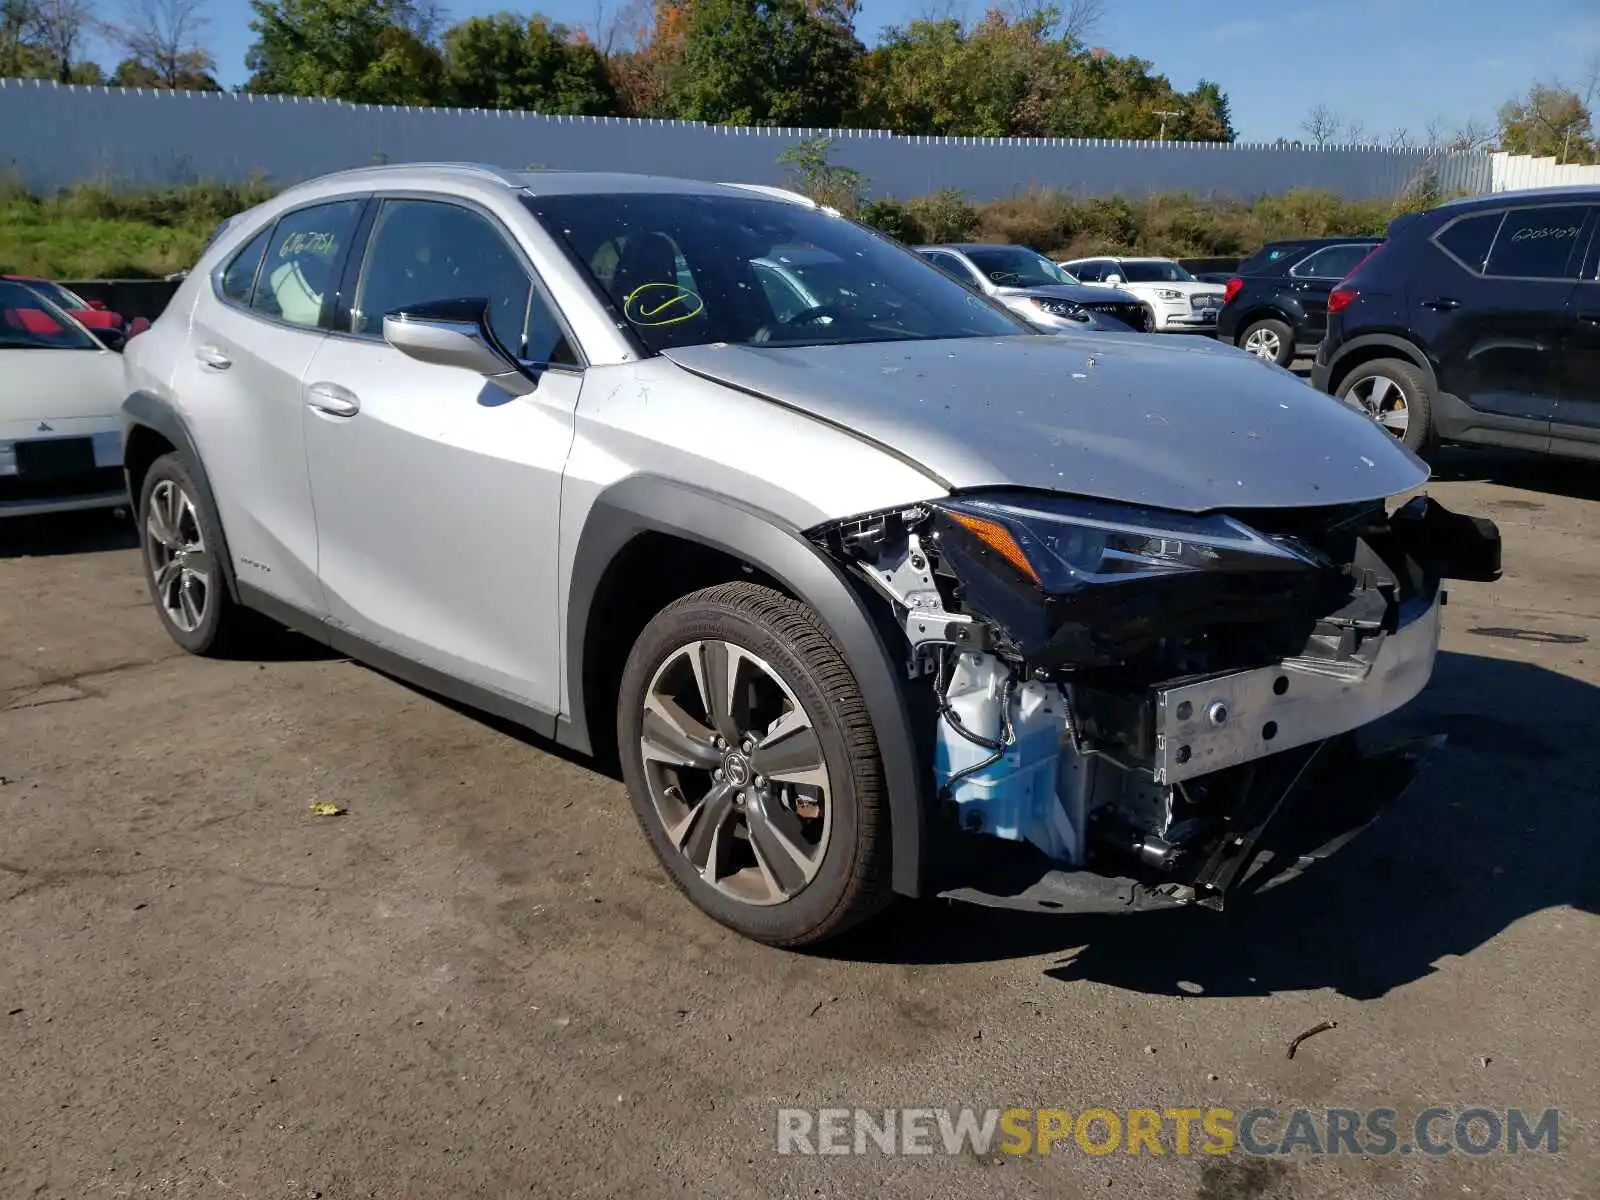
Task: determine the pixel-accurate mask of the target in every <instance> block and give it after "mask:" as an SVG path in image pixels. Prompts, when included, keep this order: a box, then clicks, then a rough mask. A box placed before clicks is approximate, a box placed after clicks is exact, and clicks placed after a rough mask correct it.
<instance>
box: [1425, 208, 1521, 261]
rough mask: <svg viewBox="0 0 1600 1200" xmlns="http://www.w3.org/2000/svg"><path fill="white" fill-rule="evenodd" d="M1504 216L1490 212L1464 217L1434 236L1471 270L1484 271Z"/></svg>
mask: <svg viewBox="0 0 1600 1200" xmlns="http://www.w3.org/2000/svg"><path fill="white" fill-rule="evenodd" d="M1504 216H1505V214H1504V213H1503V212H1488V213H1479V214H1478V215H1477V216H1475V217H1464V218H1462V219H1461V220H1459V221H1457V222H1456V223H1455V224H1454V225H1447V226H1445V228H1443V229H1441V230H1440V231H1439V232H1438V233H1437V234H1435V235H1434V241H1436V242H1438V243H1439V245H1441V246H1443V247H1444V248H1445V249H1446V250H1448V251H1450V253H1451V254H1453V255H1455V257H1457V258H1459V259H1460V260H1461V261H1462V263H1463V264H1464V265H1465V266H1467V267H1468V268H1470V269H1471V270H1474V271H1482V270H1483V264H1484V262H1485V261H1486V260H1487V259H1488V257H1489V247H1490V246H1492V245H1494V235H1495V231H1496V230H1497V229H1499V228H1500V220H1501V218H1502V217H1504Z"/></svg>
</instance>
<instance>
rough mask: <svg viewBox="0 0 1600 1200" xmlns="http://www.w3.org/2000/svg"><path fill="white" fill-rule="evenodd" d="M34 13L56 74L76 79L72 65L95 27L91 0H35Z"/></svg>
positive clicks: (61, 78) (63, 80)
mask: <svg viewBox="0 0 1600 1200" xmlns="http://www.w3.org/2000/svg"><path fill="white" fill-rule="evenodd" d="M33 13H34V16H33V21H34V27H35V29H36V30H37V40H38V44H39V46H40V47H41V48H42V49H43V51H44V53H46V54H47V55H48V56H49V60H50V64H51V68H52V74H53V75H54V78H55V79H56V81H57V82H59V83H73V82H76V80H74V78H73V70H72V69H73V65H74V63H76V62H77V50H78V47H79V46H80V45H81V44H82V43H83V40H84V38H86V37H87V36H88V35H89V33H90V32H91V30H92V29H93V27H94V6H93V4H92V2H91V0H33ZM98 71H99V68H96V73H98Z"/></svg>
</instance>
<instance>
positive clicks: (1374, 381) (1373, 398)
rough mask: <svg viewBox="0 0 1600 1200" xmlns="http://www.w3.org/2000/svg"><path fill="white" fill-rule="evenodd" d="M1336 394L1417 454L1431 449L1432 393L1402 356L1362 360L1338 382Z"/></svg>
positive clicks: (1414, 366)
mask: <svg viewBox="0 0 1600 1200" xmlns="http://www.w3.org/2000/svg"><path fill="white" fill-rule="evenodd" d="M1335 394H1336V395H1337V396H1338V397H1339V398H1340V399H1341V400H1348V401H1351V402H1353V403H1355V404H1356V405H1357V406H1358V407H1360V408H1361V409H1362V410H1363V411H1365V412H1366V414H1367V415H1368V416H1369V417H1372V418H1373V419H1374V420H1375V421H1377V422H1378V424H1380V425H1382V426H1383V427H1384V428H1385V429H1387V430H1388V431H1389V432H1390V433H1392V434H1393V435H1394V436H1395V438H1396V439H1398V440H1399V441H1400V442H1403V443H1404V444H1405V445H1406V446H1408V447H1410V448H1411V449H1412V450H1414V451H1416V452H1417V453H1418V454H1421V453H1422V452H1423V451H1425V450H1428V449H1430V448H1432V446H1433V444H1434V436H1433V393H1432V391H1431V390H1430V389H1429V387H1428V380H1427V377H1426V376H1425V375H1423V373H1422V372H1421V371H1420V370H1418V369H1417V367H1416V365H1415V364H1413V363H1409V362H1406V361H1405V360H1404V359H1401V358H1379V359H1374V360H1373V361H1372V362H1366V363H1362V364H1361V365H1360V366H1359V367H1357V368H1356V369H1355V370H1353V371H1351V372H1350V374H1348V375H1346V376H1345V377H1344V378H1343V379H1342V380H1340V381H1339V388H1338V391H1337V392H1336V393H1335Z"/></svg>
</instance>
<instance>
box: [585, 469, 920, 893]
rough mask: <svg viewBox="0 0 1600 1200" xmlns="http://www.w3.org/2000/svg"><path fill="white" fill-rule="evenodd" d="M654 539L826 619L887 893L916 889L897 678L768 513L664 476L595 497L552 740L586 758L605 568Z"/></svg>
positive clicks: (911, 772) (909, 773) (833, 579)
mask: <svg viewBox="0 0 1600 1200" xmlns="http://www.w3.org/2000/svg"><path fill="white" fill-rule="evenodd" d="M644 533H662V534H667V535H670V536H673V537H678V538H684V539H687V540H689V541H692V542H697V543H699V544H701V545H704V546H707V547H709V548H711V549H714V550H718V551H721V552H722V553H725V554H728V555H730V556H732V557H734V558H737V559H739V560H741V561H743V562H745V563H747V564H748V565H749V566H751V567H752V568H754V569H756V570H758V571H760V572H762V573H763V574H765V575H767V576H768V577H770V578H772V579H773V580H775V581H777V582H778V583H779V584H780V585H782V586H783V587H784V588H786V589H787V590H788V591H789V592H790V593H791V594H793V595H794V596H795V597H796V598H798V599H800V600H802V601H803V602H805V603H806V604H809V605H810V606H811V607H812V608H813V609H815V610H816V611H817V613H818V614H819V615H820V616H821V617H822V619H823V621H824V622H826V623H827V626H828V628H829V631H830V632H831V633H832V634H833V637H834V640H835V641H836V642H837V643H838V646H839V649H840V651H841V652H842V653H843V655H844V658H845V661H846V663H848V664H849V666H850V670H851V672H852V673H853V674H854V675H855V679H856V683H857V685H858V686H859V687H860V689H861V695H862V698H863V699H864V700H865V701H866V705H867V712H868V714H869V715H870V716H871V718H872V724H873V729H874V731H875V732H876V734H877V738H878V749H879V752H880V753H881V755H882V758H883V773H884V782H885V784H886V785H887V787H888V791H889V811H890V822H891V838H892V850H893V886H894V890H895V891H897V892H900V893H902V894H905V895H917V894H918V893H919V891H920V889H921V876H922V870H923V850H924V841H925V834H926V818H927V811H928V808H927V803H926V796H925V794H924V793H925V788H926V786H927V782H926V780H925V776H926V775H927V772H925V771H923V770H922V769H921V767H920V763H921V757H920V755H919V754H918V750H917V741H916V738H915V736H914V734H913V727H912V722H911V717H910V710H909V708H908V705H907V698H906V694H905V691H904V689H903V687H902V685H901V682H900V681H901V678H902V677H903V675H904V672H903V671H902V670H897V669H896V667H895V663H894V659H893V656H892V655H891V654H890V652H889V650H888V648H887V647H886V646H885V643H884V639H883V638H882V637H881V636H880V635H879V632H878V627H877V625H876V624H875V622H874V620H873V617H872V614H871V612H870V611H869V610H868V608H867V606H866V604H865V603H864V602H863V599H862V597H861V596H860V594H859V593H858V592H857V591H856V590H855V588H854V587H853V586H852V585H851V583H850V581H849V579H848V577H847V576H846V575H845V574H844V573H843V571H841V570H840V569H839V567H837V566H836V565H835V564H834V563H833V562H832V561H831V560H829V559H828V558H827V557H825V556H824V555H823V553H822V552H821V551H820V550H818V549H817V547H815V546H813V545H812V544H811V543H810V542H809V541H807V540H806V539H805V537H804V536H802V535H801V533H800V531H799V530H798V529H795V528H793V527H791V526H789V525H788V524H787V523H785V522H783V521H782V520H781V519H779V518H777V517H774V516H772V515H771V514H769V513H764V512H761V511H759V510H757V509H753V508H750V507H748V506H745V505H743V504H740V503H739V502H738V501H735V500H731V499H729V498H728V497H726V496H720V495H716V494H714V493H711V492H706V491H702V490H700V489H697V488H693V487H690V486H687V485H685V484H681V483H677V482H674V481H671V480H667V479H662V478H659V477H656V476H633V477H630V478H628V479H625V480H622V481H621V482H619V483H616V484H613V485H612V486H610V487H608V488H607V489H606V490H605V491H603V492H601V493H600V495H599V496H598V497H597V498H596V500H595V502H594V504H593V506H592V508H591V509H590V512H589V515H588V519H587V520H586V521H585V523H584V526H583V531H582V533H581V534H580V536H579V542H578V546H577V550H576V553H575V554H574V557H573V561H572V569H571V573H570V576H569V580H568V588H567V619H566V633H565V650H566V671H565V674H566V678H567V679H569V680H572V681H574V684H573V686H572V688H571V702H570V704H569V708H570V710H571V711H570V712H569V713H568V714H567V715H565V716H564V717H563V718H562V719H561V721H560V723H559V725H558V732H557V737H558V738H560V740H561V741H563V742H564V743H566V744H567V745H569V746H572V747H573V748H574V749H577V750H580V751H584V752H591V751H592V746H591V741H590V727H591V724H592V722H591V720H590V714H589V713H588V712H586V710H585V697H584V695H583V688H582V686H581V681H582V680H583V678H584V670H583V668H584V655H585V653H586V643H587V640H588V637H587V635H588V625H589V616H590V611H591V609H592V607H593V605H594V602H595V597H596V595H597V593H598V592H599V590H600V588H601V585H602V581H603V579H604V577H605V574H606V570H607V568H608V566H609V565H610V564H611V563H612V562H613V560H615V559H616V557H617V555H618V554H619V553H621V552H622V550H623V549H624V547H626V546H627V545H628V543H629V542H631V541H632V540H633V539H634V538H635V537H637V536H639V535H640V534H644Z"/></svg>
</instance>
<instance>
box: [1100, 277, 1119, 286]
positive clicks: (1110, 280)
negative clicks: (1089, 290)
mask: <svg viewBox="0 0 1600 1200" xmlns="http://www.w3.org/2000/svg"><path fill="white" fill-rule="evenodd" d="M1100 282H1102V283H1111V284H1117V283H1121V282H1122V276H1121V275H1107V276H1106V277H1105V278H1104V279H1102V280H1101V281H1100Z"/></svg>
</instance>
